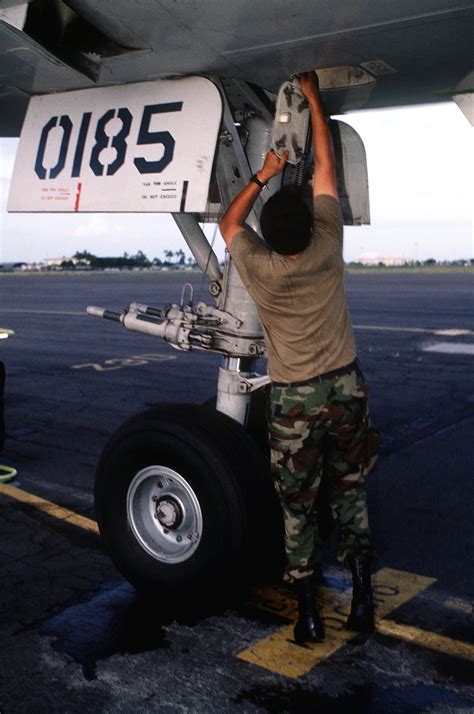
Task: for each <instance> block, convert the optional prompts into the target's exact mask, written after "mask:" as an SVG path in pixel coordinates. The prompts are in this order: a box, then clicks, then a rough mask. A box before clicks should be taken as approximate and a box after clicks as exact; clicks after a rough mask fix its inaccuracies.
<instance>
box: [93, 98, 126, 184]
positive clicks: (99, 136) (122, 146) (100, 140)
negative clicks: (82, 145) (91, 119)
mask: <svg viewBox="0 0 474 714" xmlns="http://www.w3.org/2000/svg"><path fill="white" fill-rule="evenodd" d="M115 111H116V110H115V109H109V110H108V111H106V112H105V114H103V115H102V116H101V118H100V119H99V121H98V122H97V128H96V131H95V137H94V138H95V144H94V146H93V148H92V152H91V158H90V162H89V164H90V167H91V169H92V171H93V172H94V174H95V175H96V176H102V175H103V173H104V169H105V165H104V164H103V163H102V162H101V161H100V159H99V155H100V152H101V151H102V150H103V149H106V148H107V147H108V144H109V137H108V136H107V134H106V133H105V126H106V124H107V123H108V122H109V121H110V120H111V119H113V118H114V116H115ZM117 116H118V118H119V119H120V120H121V122H122V128H121V129H120V131H119V133H118V134H115V136H113V137H112V146H113V148H114V149H115V150H116V151H117V157H116V158H115V160H114V161H113V162H112V163H111V164H109V165H108V166H107V176H112V175H113V174H115V173H116V172H117V171H118V170H119V168H120V167H121V166H122V165H123V163H124V161H125V155H126V153H127V142H126V138H127V136H128V135H129V133H130V127H131V125H132V115H131V114H130V112H129V111H128V109H126V108H125V107H122V108H121V109H119V110H118V112H117Z"/></svg>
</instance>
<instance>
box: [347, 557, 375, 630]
mask: <svg viewBox="0 0 474 714" xmlns="http://www.w3.org/2000/svg"><path fill="white" fill-rule="evenodd" d="M346 564H347V566H348V567H349V568H350V569H351V571H352V605H351V614H350V615H349V617H348V618H347V622H346V629H347V630H353V631H354V632H374V630H375V621H374V603H373V599H372V584H371V582H370V556H369V555H368V554H367V553H352V554H350V555H348V556H347V558H346Z"/></svg>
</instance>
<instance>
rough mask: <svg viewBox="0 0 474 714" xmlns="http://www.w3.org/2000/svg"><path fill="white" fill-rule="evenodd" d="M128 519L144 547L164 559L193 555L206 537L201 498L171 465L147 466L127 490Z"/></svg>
mask: <svg viewBox="0 0 474 714" xmlns="http://www.w3.org/2000/svg"><path fill="white" fill-rule="evenodd" d="M127 515H128V522H129V523H130V527H131V529H132V531H133V534H134V536H135V538H136V539H137V541H138V542H139V544H140V545H141V547H142V548H144V549H145V550H146V551H147V553H148V554H149V555H151V556H152V557H153V558H155V559H156V560H159V561H161V562H163V563H181V562H183V561H185V560H187V559H188V558H190V557H191V556H192V554H193V553H194V552H195V551H196V549H197V548H198V546H199V543H200V541H201V537H202V529H203V518H202V512H201V506H200V504H199V501H198V498H197V496H196V494H195V492H194V490H193V488H192V487H191V485H190V484H189V483H188V481H187V480H186V479H185V478H184V476H182V475H181V474H179V473H178V472H177V471H174V470H173V469H170V468H168V467H167V466H159V465H156V466H147V467H146V468H144V469H142V470H141V471H139V472H138V473H137V474H135V476H134V477H133V479H132V481H131V483H130V486H129V489H128V493H127Z"/></svg>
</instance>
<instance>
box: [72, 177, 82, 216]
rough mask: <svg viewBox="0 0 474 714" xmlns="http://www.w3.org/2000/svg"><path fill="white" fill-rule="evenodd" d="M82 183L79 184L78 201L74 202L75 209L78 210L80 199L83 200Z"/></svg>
mask: <svg viewBox="0 0 474 714" xmlns="http://www.w3.org/2000/svg"><path fill="white" fill-rule="evenodd" d="M81 191H82V183H78V184H77V191H76V203H75V204H74V210H75V211H76V212H77V211H78V210H79V201H80V200H81Z"/></svg>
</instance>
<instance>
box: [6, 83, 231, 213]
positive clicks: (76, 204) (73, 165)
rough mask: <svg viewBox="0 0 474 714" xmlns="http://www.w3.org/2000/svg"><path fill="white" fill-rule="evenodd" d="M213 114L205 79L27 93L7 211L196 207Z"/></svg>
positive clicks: (206, 172)
mask: <svg viewBox="0 0 474 714" xmlns="http://www.w3.org/2000/svg"><path fill="white" fill-rule="evenodd" d="M221 117H222V99H221V95H220V93H219V90H218V89H217V87H216V86H215V85H214V84H213V83H212V81H210V80H209V79H206V78H204V77H186V78H183V79H177V80H159V81H154V82H140V83H138V84H125V85H120V86H112V87H95V88H93V89H83V90H79V91H73V92H64V93H61V94H48V95H42V96H35V97H33V98H32V99H31V100H30V104H29V108H28V112H27V115H26V118H25V122H24V125H23V130H22V134H21V139H20V144H19V147H18V151H17V156H16V163H15V169H14V173H13V179H12V183H11V188H10V195H9V201H8V210H9V211H34V212H65V213H69V212H76V213H77V212H91V211H93V212H96V211H97V212H114V211H120V212H160V211H162V212H166V213H172V212H174V213H179V212H180V213H184V212H189V213H191V212H192V213H194V212H196V213H199V212H204V211H205V210H206V204H207V198H208V192H209V181H210V177H211V170H212V164H213V160H214V153H215V150H216V144H217V137H218V133H219V126H220V122H221Z"/></svg>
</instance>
